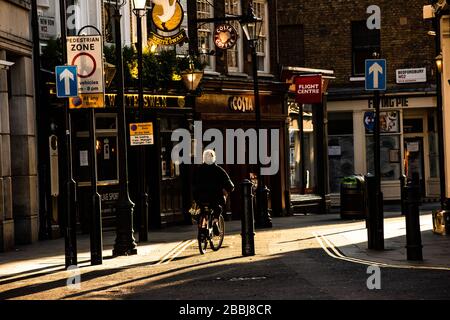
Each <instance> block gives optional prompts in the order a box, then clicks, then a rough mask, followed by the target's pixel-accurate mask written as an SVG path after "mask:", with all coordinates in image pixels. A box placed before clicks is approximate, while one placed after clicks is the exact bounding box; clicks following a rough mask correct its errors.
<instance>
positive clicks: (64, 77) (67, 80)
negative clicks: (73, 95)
mask: <svg viewBox="0 0 450 320" xmlns="http://www.w3.org/2000/svg"><path fill="white" fill-rule="evenodd" d="M63 80H64V91H65V94H66V95H70V81H73V80H74V75H73V73H72V72H70V71H69V70H68V69H64V71H63V72H61V74H60V75H59V81H63Z"/></svg>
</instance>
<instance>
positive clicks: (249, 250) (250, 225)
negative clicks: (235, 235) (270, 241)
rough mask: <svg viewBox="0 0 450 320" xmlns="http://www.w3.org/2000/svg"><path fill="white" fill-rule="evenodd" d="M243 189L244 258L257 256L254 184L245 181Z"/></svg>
mask: <svg viewBox="0 0 450 320" xmlns="http://www.w3.org/2000/svg"><path fill="white" fill-rule="evenodd" d="M241 187H242V208H243V213H242V216H241V222H242V224H241V226H242V229H241V230H242V231H241V236H242V255H243V256H244V257H247V256H254V255H255V217H254V212H253V193H252V187H253V183H252V182H251V181H250V180H244V181H243V182H242V183H241Z"/></svg>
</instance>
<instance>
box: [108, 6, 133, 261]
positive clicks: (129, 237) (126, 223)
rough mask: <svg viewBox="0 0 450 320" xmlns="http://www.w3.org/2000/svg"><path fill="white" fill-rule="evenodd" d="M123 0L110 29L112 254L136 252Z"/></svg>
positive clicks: (119, 254)
mask: <svg viewBox="0 0 450 320" xmlns="http://www.w3.org/2000/svg"><path fill="white" fill-rule="evenodd" d="M125 3H126V1H125V0H115V8H114V29H115V45H116V58H117V76H118V82H117V83H118V86H117V104H116V106H117V108H118V109H119V110H118V112H117V119H118V122H119V123H118V140H119V186H120V189H119V201H118V205H117V213H116V215H117V219H116V241H115V243H114V249H113V256H124V255H134V254H137V249H136V241H135V239H134V234H133V233H134V230H133V211H134V203H133V202H132V201H131V200H130V195H129V192H128V163H127V162H128V161H127V135H126V117H125V84H124V77H123V58H122V35H121V28H120V19H121V18H122V15H121V13H120V8H121V7H123V6H124V5H125Z"/></svg>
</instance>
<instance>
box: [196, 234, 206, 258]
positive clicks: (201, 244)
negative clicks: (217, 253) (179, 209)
mask: <svg viewBox="0 0 450 320" xmlns="http://www.w3.org/2000/svg"><path fill="white" fill-rule="evenodd" d="M204 231H205V229H199V231H198V237H197V239H198V250H199V251H200V254H205V253H206V248H207V247H208V237H207V236H206V232H204Z"/></svg>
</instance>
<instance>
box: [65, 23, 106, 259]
mask: <svg viewBox="0 0 450 320" xmlns="http://www.w3.org/2000/svg"><path fill="white" fill-rule="evenodd" d="M87 27H91V28H94V29H95V30H96V31H97V32H98V34H97V35H82V36H81V35H78V36H73V37H67V40H66V52H67V61H68V63H70V64H71V65H74V66H76V78H77V79H78V81H77V84H78V91H79V92H78V95H77V96H75V97H72V98H70V99H69V106H70V108H71V109H89V110H88V114H89V117H88V118H89V137H90V152H89V162H90V165H89V167H90V176H91V199H90V200H91V201H90V208H91V217H90V240H91V241H90V247H91V248H90V249H91V265H100V264H102V263H103V240H102V217H101V197H100V194H99V193H98V190H97V180H98V179H97V152H96V143H97V138H96V133H95V112H94V108H104V107H105V91H104V90H105V89H104V73H103V39H102V36H101V34H100V31H99V30H98V29H97V28H95V27H94V26H85V27H83V28H82V29H81V30H80V32H81V31H82V30H83V29H85V28H87ZM66 76H67V77H68V78H70V76H69V74H66ZM66 79H67V78H66Z"/></svg>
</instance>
